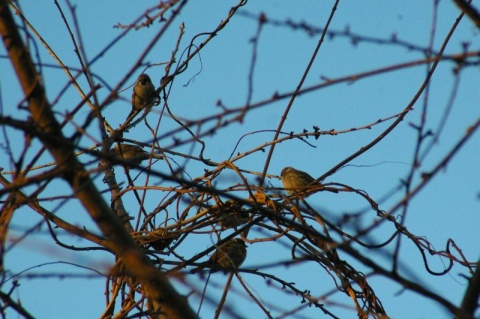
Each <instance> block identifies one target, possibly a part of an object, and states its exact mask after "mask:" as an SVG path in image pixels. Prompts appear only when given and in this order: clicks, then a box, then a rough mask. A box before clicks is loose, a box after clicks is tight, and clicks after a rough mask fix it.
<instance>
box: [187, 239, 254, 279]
mask: <svg viewBox="0 0 480 319" xmlns="http://www.w3.org/2000/svg"><path fill="white" fill-rule="evenodd" d="M246 257H247V246H246V245H245V242H244V241H243V240H241V239H240V238H233V239H230V240H229V241H227V242H225V243H224V244H222V245H220V246H218V248H217V250H216V251H215V252H214V253H213V254H212V255H211V256H210V258H209V259H208V261H206V262H204V263H202V264H201V265H199V266H198V267H197V268H195V269H193V270H192V271H190V273H192V274H194V273H196V272H198V271H199V270H201V269H203V268H205V267H207V268H208V267H209V268H210V269H211V270H210V271H211V272H216V271H219V270H222V271H223V272H228V271H236V270H237V269H238V267H240V265H241V264H242V263H243V262H244V261H245V258H246Z"/></svg>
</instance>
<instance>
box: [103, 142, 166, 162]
mask: <svg viewBox="0 0 480 319" xmlns="http://www.w3.org/2000/svg"><path fill="white" fill-rule="evenodd" d="M120 145H121V146H120V149H119V148H118V144H117V145H116V146H115V147H114V148H113V150H112V151H113V152H114V153H115V156H116V158H117V160H119V161H124V162H128V164H130V165H132V166H138V165H140V163H141V162H143V161H144V160H147V159H149V158H150V157H152V158H158V159H163V155H160V154H150V153H148V152H145V151H144V150H143V148H141V147H140V146H138V145H133V144H120Z"/></svg>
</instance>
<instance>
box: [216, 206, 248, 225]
mask: <svg viewBox="0 0 480 319" xmlns="http://www.w3.org/2000/svg"><path fill="white" fill-rule="evenodd" d="M210 213H211V214H213V215H214V216H215V219H216V221H217V223H218V225H219V226H220V227H221V228H222V229H228V228H234V227H238V226H240V225H242V224H245V223H247V221H248V217H249V214H248V212H247V210H246V209H245V208H243V207H242V203H241V202H238V201H235V200H233V199H230V200H227V201H226V202H225V203H219V205H215V206H212V207H211V208H210Z"/></svg>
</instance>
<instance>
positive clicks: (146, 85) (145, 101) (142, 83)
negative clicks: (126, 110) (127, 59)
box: [127, 73, 156, 118]
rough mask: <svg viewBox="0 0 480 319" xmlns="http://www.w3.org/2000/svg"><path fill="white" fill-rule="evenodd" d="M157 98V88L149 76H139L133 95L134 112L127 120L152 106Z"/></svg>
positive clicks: (143, 74)
mask: <svg viewBox="0 0 480 319" xmlns="http://www.w3.org/2000/svg"><path fill="white" fill-rule="evenodd" d="M155 97H156V93H155V87H154V86H153V83H152V80H151V79H150V77H149V76H148V74H145V73H142V74H140V75H139V76H138V79H137V81H136V82H135V85H134V86H133V93H132V111H131V112H130V114H129V115H128V117H127V118H130V117H131V116H132V115H133V114H134V113H137V112H140V111H141V110H143V109H144V108H146V107H149V106H152V105H153V103H154V100H155Z"/></svg>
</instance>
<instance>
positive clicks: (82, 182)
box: [0, 0, 196, 318]
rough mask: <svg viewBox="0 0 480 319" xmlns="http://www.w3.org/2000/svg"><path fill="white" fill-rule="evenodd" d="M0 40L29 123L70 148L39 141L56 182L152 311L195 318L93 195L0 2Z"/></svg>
mask: <svg viewBox="0 0 480 319" xmlns="http://www.w3.org/2000/svg"><path fill="white" fill-rule="evenodd" d="M0 34H1V36H2V39H3V42H4V45H5V48H6V50H7V52H8V54H9V57H10V60H11V62H12V65H13V67H14V69H15V72H16V74H17V77H18V79H19V81H20V85H21V87H22V89H23V91H24V94H25V96H26V100H27V101H28V108H29V110H30V112H31V117H32V121H33V123H35V124H36V125H37V127H38V128H39V130H42V131H43V132H44V134H46V135H50V136H56V137H57V138H58V139H60V140H62V139H63V140H65V145H69V146H68V147H67V146H64V147H61V148H60V147H58V145H56V144H54V143H51V142H50V139H46V138H42V137H40V140H41V141H42V143H44V144H45V146H46V147H47V149H48V150H49V152H50V153H51V154H52V156H53V158H54V159H55V161H56V162H57V164H58V166H59V167H60V168H61V170H62V171H63V174H62V176H61V177H62V178H63V179H64V180H65V181H66V182H67V183H68V184H69V185H70V187H71V188H72V190H73V191H74V192H75V196H76V197H77V198H78V200H79V201H80V202H81V204H82V205H83V207H84V208H85V210H86V211H87V212H88V213H89V214H90V216H91V218H92V219H93V220H94V221H95V223H96V224H97V225H98V227H99V228H100V230H101V231H102V233H103V234H104V235H105V236H106V237H107V238H108V239H109V240H110V242H111V245H112V249H113V251H114V252H115V253H116V254H117V255H118V257H119V258H121V259H122V261H123V262H124V264H125V266H126V267H127V269H128V270H129V272H130V273H131V274H132V275H133V276H135V277H136V278H137V279H138V281H139V282H140V283H141V284H142V285H143V286H144V288H145V290H146V292H147V293H148V296H149V298H150V299H151V300H152V302H153V304H154V307H155V311H157V310H158V312H160V311H161V312H162V313H165V314H166V315H167V316H168V318H196V316H195V314H194V312H193V311H192V310H191V309H190V307H189V305H188V304H187V302H186V299H185V298H183V297H181V296H180V295H179V294H178V293H177V292H176V291H175V289H174V288H173V286H172V285H171V284H170V283H169V281H168V279H167V277H166V276H165V275H164V274H163V273H162V272H161V271H159V270H158V269H156V268H155V267H154V265H153V263H152V262H151V261H150V259H149V258H148V257H147V256H146V255H145V253H144V252H143V250H141V248H140V247H139V246H138V245H137V244H136V243H135V242H134V240H133V239H132V237H131V236H130V234H129V233H128V232H127V231H126V230H125V228H124V227H123V225H122V223H121V222H120V220H119V219H118V218H117V217H116V216H115V214H114V213H113V212H112V211H111V209H110V207H109V206H108V205H107V203H106V202H105V201H104V199H103V197H102V196H101V194H100V192H99V191H98V190H97V189H96V187H95V185H94V184H93V182H92V180H91V179H90V177H89V175H88V173H87V172H86V170H85V168H84V167H83V165H82V164H81V163H80V162H79V161H78V160H77V159H76V157H75V154H74V152H73V151H74V145H72V144H69V143H70V141H69V140H67V139H66V138H65V137H64V135H63V132H62V131H61V128H60V125H59V123H58V122H57V121H56V119H55V117H54V115H53V112H52V110H51V107H50V104H49V103H48V101H47V99H46V96H45V90H44V87H43V85H42V81H41V79H40V75H39V74H38V73H37V72H36V70H35V67H34V64H33V61H32V59H31V57H30V54H29V52H28V50H27V49H26V48H25V46H24V44H23V42H22V40H21V37H20V34H19V33H18V30H17V27H16V25H15V22H14V20H13V17H12V14H11V12H10V10H9V8H8V6H7V1H6V0H0Z"/></svg>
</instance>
